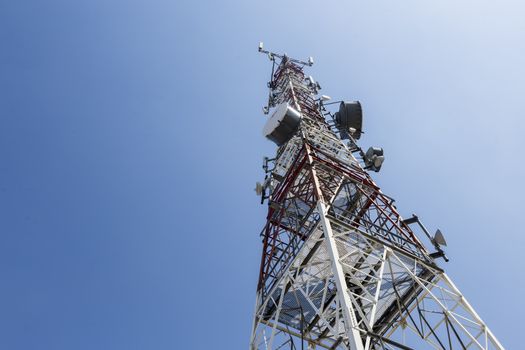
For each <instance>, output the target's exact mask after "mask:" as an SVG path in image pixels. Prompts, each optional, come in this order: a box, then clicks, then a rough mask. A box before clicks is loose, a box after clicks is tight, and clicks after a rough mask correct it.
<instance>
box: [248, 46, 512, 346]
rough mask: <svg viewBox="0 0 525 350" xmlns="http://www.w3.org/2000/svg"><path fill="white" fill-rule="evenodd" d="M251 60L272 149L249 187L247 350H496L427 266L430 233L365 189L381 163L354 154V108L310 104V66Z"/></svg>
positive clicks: (316, 99)
mask: <svg viewBox="0 0 525 350" xmlns="http://www.w3.org/2000/svg"><path fill="white" fill-rule="evenodd" d="M259 51H260V52H262V53H265V54H267V55H268V56H269V58H270V60H271V61H272V65H273V67H272V74H271V80H270V82H269V84H268V86H269V90H270V93H269V101H268V106H267V107H265V112H266V113H267V114H269V115H271V116H270V118H269V119H268V122H267V124H266V126H265V128H264V135H265V136H266V137H267V138H268V139H270V140H272V141H273V142H275V143H276V144H277V145H278V149H277V153H276V155H275V157H274V158H272V159H268V158H266V159H265V162H264V166H263V167H264V169H265V173H266V177H265V181H264V183H262V184H257V188H256V190H257V192H258V194H259V195H261V197H262V200H263V201H267V203H268V214H267V217H266V224H265V226H264V228H263V230H262V233H261V236H262V240H263V251H262V258H261V267H260V273H259V281H258V285H257V299H256V306H255V314H254V320H253V331H252V335H251V340H250V349H252V350H254V349H318V348H319V349H352V350H364V349H366V350H368V349H418V350H420V349H503V347H502V345H501V344H500V343H499V342H498V340H497V339H496V337H495V336H494V335H493V334H492V332H491V331H490V330H489V328H488V327H487V326H486V324H485V323H484V322H483V321H482V320H481V318H480V317H479V316H478V314H477V313H476V312H475V311H474V309H473V308H472V306H471V305H470V304H469V303H468V301H467V300H466V298H465V297H464V296H463V295H462V294H461V292H460V291H459V290H458V288H457V287H456V286H455V285H454V283H453V282H452V281H451V280H450V278H449V277H448V276H447V275H446V274H445V272H444V270H443V268H442V267H440V266H439V265H438V262H439V261H440V259H441V258H443V259H447V258H446V256H445V254H444V252H443V250H442V246H444V245H445V244H446V243H445V240H444V238H443V235H442V234H441V232H439V230H438V231H437V232H436V234H434V235H430V233H429V232H428V231H427V229H426V228H425V227H424V226H423V224H422V223H421V221H420V220H419V218H418V217H417V216H412V217H410V218H408V219H403V218H402V217H401V216H400V215H399V213H398V212H397V209H396V207H395V205H394V204H393V202H394V200H393V199H392V197H390V196H387V195H386V194H384V193H383V192H382V191H381V190H380V188H379V186H378V185H377V184H376V183H375V182H374V181H373V180H372V178H371V176H370V174H369V172H370V171H379V169H380V168H381V165H382V163H383V160H384V156H383V150H382V149H381V148H374V147H371V148H369V149H368V150H367V151H366V152H365V151H363V150H362V149H361V148H360V147H359V146H358V144H357V140H358V139H359V138H360V136H361V131H362V130H361V128H362V113H361V105H360V104H359V102H340V103H337V104H336V103H333V102H332V103H328V102H326V101H327V100H328V99H329V98H328V97H327V96H318V90H319V89H320V86H319V84H318V83H317V82H315V81H314V80H313V78H311V77H308V76H306V75H305V73H304V68H305V67H306V66H311V65H312V64H313V60H312V59H309V60H308V61H307V62H303V61H299V60H295V59H292V58H290V57H287V56H286V55H279V54H275V53H272V52H268V51H266V50H264V49H263V47H262V44H261V45H260V47H259ZM333 107H335V109H337V112H336V113H332V112H331V111H330V109H331V108H333ZM416 232H420V233H422V234H424V235H425V236H426V237H427V238H428V239H429V240H430V243H431V244H430V246H431V249H428V248H427V247H425V245H423V243H422V241H421V240H420V239H419V238H418V237H417V236H416V234H415V233H416Z"/></svg>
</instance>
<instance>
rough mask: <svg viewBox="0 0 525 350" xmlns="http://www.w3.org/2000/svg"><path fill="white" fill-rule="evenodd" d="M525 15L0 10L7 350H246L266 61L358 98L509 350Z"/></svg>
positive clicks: (134, 5)
mask: <svg viewBox="0 0 525 350" xmlns="http://www.w3.org/2000/svg"><path fill="white" fill-rule="evenodd" d="M524 15H525V7H524V5H523V4H521V2H519V1H505V0H504V1H498V2H495V1H492V2H490V1H439V2H437V1H436V2H422V1H397V2H392V1H368V2H364V1H361V2H356V1H325V2H316V1H295V0H292V1H285V2H283V1H273V0H271V1H264V2H248V1H233V0H232V1H221V2H219V1H208V2H202V1H201V2H193V1H175V2H174V1H162V0H152V1H135V0H133V1H100V0H98V1H97V0H95V1H78V2H71V1H58V0H52V1H46V2H39V1H23V0H20V1H10V2H8V1H4V2H1V3H0V276H2V282H1V283H0V348H2V349H42V350H44V349H126V350H128V349H210V348H212V349H237V348H246V347H247V344H248V340H249V332H250V326H251V321H252V319H251V317H252V312H253V306H254V301H255V287H256V280H257V272H258V265H259V261H260V250H261V244H260V238H259V232H260V229H261V227H262V225H263V220H264V207H263V206H260V205H259V204H258V199H257V198H256V196H255V194H254V192H253V188H254V183H255V181H257V180H260V179H261V178H262V176H263V174H262V170H261V168H260V166H261V160H262V157H263V156H264V155H272V154H273V152H274V151H275V149H274V146H273V144H272V143H270V142H268V141H266V140H264V139H263V138H262V136H261V128H262V126H263V124H264V122H265V116H264V115H263V114H262V113H261V107H262V106H263V105H264V103H265V96H266V89H265V86H266V81H267V80H268V78H269V72H270V71H269V69H270V65H269V62H268V61H267V59H266V58H265V57H264V56H262V55H259V54H258V53H257V45H258V42H259V41H260V40H262V41H264V42H265V44H266V47H267V48H269V49H273V50H276V51H280V52H287V53H288V54H290V55H292V56H296V57H300V58H302V57H304V58H306V57H308V56H310V55H311V56H314V58H315V61H316V64H315V65H314V67H312V69H311V70H310V72H311V74H312V75H313V76H314V77H315V78H316V79H318V80H319V81H320V83H321V85H322V87H323V90H322V93H324V94H328V95H330V96H332V97H333V98H334V99H343V98H344V99H359V100H360V101H361V102H362V104H363V109H364V118H365V120H364V123H365V124H364V126H365V131H366V134H365V135H364V136H363V138H362V140H361V144H362V145H363V147H368V146H370V145H378V146H383V147H384V148H385V153H386V158H387V159H386V161H385V163H384V166H383V169H382V171H381V173H379V174H377V175H374V177H375V178H376V179H377V181H378V183H379V185H380V186H381V187H382V189H383V191H384V192H385V193H387V194H389V195H391V196H393V197H395V198H396V199H397V204H398V209H399V210H400V211H401V213H402V214H404V215H405V216H409V215H410V214H411V213H417V214H418V215H419V216H420V217H421V218H422V219H423V221H424V223H425V224H426V225H427V226H428V227H429V228H430V229H432V230H433V229H435V228H437V227H439V228H441V230H442V231H443V232H444V233H445V235H446V237H447V240H448V243H449V248H448V249H447V253H448V255H449V256H450V258H451V262H450V263H448V264H446V266H445V268H446V269H447V271H448V272H449V274H450V276H451V277H452V278H453V279H454V281H455V282H456V284H457V285H458V287H459V288H460V289H461V290H462V291H463V292H464V294H465V295H466V296H467V298H468V299H469V301H470V302H471V303H472V304H473V306H474V307H475V308H476V310H477V311H478V313H479V314H480V315H481V317H482V318H483V319H484V320H485V321H486V322H487V323H488V325H489V326H490V327H491V328H492V330H493V331H494V333H495V334H496V336H497V337H499V339H500V341H501V342H502V343H503V345H504V346H506V347H507V348H509V349H517V348H519V345H518V344H520V343H519V340H518V335H517V334H516V333H515V331H516V330H517V329H518V328H517V327H518V326H516V325H517V324H519V323H520V322H521V319H522V317H521V314H522V313H523V312H525V305H524V302H523V294H524V292H525V288H524V282H523V279H522V276H523V272H522V267H523V262H522V256H523V250H524V248H525V238H524V236H523V228H522V226H521V225H520V223H521V221H520V219H521V216H522V215H523V209H524V206H523V202H522V198H523V196H524V195H525V189H524V185H523V181H522V179H523V177H524V176H525V166H524V165H523V163H522V161H523V158H524V157H523V155H522V154H521V152H522V150H523V149H524V146H525V145H524V143H525V142H524V140H523V133H524V131H525V120H524V118H523V115H524V112H523V111H524V109H523V95H524V92H525V66H524V65H523V56H524V54H525V22H524V21H523V17H524Z"/></svg>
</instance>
